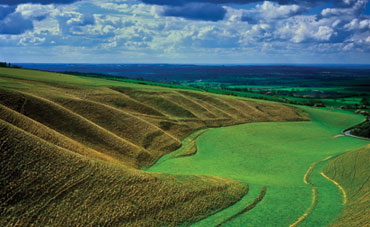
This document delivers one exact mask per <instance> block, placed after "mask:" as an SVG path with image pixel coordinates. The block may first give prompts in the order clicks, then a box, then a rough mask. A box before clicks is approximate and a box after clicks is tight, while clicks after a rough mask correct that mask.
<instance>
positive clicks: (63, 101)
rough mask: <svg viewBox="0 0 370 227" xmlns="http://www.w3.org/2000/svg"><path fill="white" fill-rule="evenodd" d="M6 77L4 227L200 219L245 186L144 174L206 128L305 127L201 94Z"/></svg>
mask: <svg viewBox="0 0 370 227" xmlns="http://www.w3.org/2000/svg"><path fill="white" fill-rule="evenodd" d="M0 78H1V81H2V83H1V84H0V165H1V166H2V168H1V170H0V171H1V177H0V225H1V226H7V225H17V224H18V225H28V224H34V225H56V226H57V225H133V224H136V225H147V226H151V225H178V224H180V223H182V224H186V223H191V222H195V221H198V220H200V219H202V218H204V217H206V216H209V215H211V214H212V213H214V212H217V211H219V210H220V209H223V208H225V207H228V206H230V205H231V204H233V203H235V202H237V201H238V200H240V199H241V198H242V197H243V196H244V195H245V194H246V193H247V191H248V186H247V184H246V183H241V182H236V181H233V180H229V179H223V178H216V177H205V176H170V175H166V174H153V173H147V172H145V171H141V170H139V168H140V167H147V166H150V165H152V164H153V163H155V162H156V161H157V160H158V159H159V158H160V157H161V156H163V155H164V154H167V153H170V152H172V151H174V150H176V149H177V148H179V147H180V146H181V141H182V140H183V139H184V138H185V137H187V136H189V135H190V134H191V133H193V132H195V131H197V130H199V129H204V128H208V127H220V126H228V125H235V124H241V123H246V122H255V121H296V120H303V117H301V115H300V112H299V111H298V110H297V109H294V108H291V107H287V106H283V105H278V104H272V103H258V102H254V101H247V100H241V99H236V98H234V97H227V96H219V95H211V94H203V93H200V92H190V91H184V90H176V89H168V88H159V87H153V86H141V85H133V84H128V83H123V82H112V81H106V80H101V79H86V78H80V77H74V76H70V75H63V74H55V73H46V72H37V71H31V70H17V69H0ZM3 82H4V83H3Z"/></svg>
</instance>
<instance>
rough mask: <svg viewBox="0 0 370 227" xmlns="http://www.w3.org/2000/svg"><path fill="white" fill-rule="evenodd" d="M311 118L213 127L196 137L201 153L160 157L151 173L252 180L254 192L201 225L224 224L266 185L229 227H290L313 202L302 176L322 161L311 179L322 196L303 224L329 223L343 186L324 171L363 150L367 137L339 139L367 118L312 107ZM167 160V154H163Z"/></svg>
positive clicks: (338, 207)
mask: <svg viewBox="0 0 370 227" xmlns="http://www.w3.org/2000/svg"><path fill="white" fill-rule="evenodd" d="M303 109H304V110H305V111H306V112H308V113H309V114H310V118H311V119H312V121H311V122H290V123H284V122H276V123H251V124H244V125H238V126H231V127H225V128H217V129H210V130H208V131H207V132H206V133H204V134H203V135H201V136H200V137H199V138H198V139H197V147H198V152H197V154H196V155H193V156H190V157H181V158H171V159H167V160H165V161H159V163H158V164H156V165H154V166H153V167H151V168H150V169H149V170H150V171H152V172H165V173H171V174H204V175H211V176H220V177H230V178H232V179H236V180H240V181H244V182H248V183H249V184H250V192H249V193H248V195H247V196H246V197H245V198H244V199H243V200H242V201H241V202H239V203H238V204H236V205H234V206H233V207H230V208H229V209H226V210H224V211H223V212H222V215H219V214H218V215H214V216H212V217H210V218H208V219H205V220H203V221H201V222H200V223H199V224H200V225H203V224H204V225H206V224H213V225H214V224H219V223H222V221H223V219H225V218H227V217H229V216H233V214H235V213H236V212H237V211H238V210H240V209H242V208H243V206H245V205H247V204H248V203H249V202H250V201H253V200H254V198H255V197H257V195H258V193H259V192H260V188H261V187H262V186H266V187H267V193H266V195H265V197H264V198H263V200H262V201H261V202H260V203H259V204H258V205H257V206H256V207H255V208H254V209H252V210H250V211H249V212H246V213H244V214H242V215H239V216H237V217H235V218H234V219H232V220H231V221H229V222H227V223H225V225H226V226H240V225H242V226H288V225H291V224H293V223H295V222H296V221H297V220H298V219H299V217H301V216H302V215H303V214H304V213H305V212H306V210H307V209H308V208H309V207H310V206H311V202H312V186H311V185H309V184H305V183H304V181H303V178H304V176H305V173H306V172H307V171H308V169H309V167H310V166H311V165H312V164H313V163H315V162H318V163H317V165H316V167H315V168H314V169H313V171H312V173H311V175H310V176H309V179H310V180H311V181H312V182H313V183H314V184H315V185H316V186H317V190H318V194H319V197H318V200H317V204H316V206H315V208H314V209H313V210H312V212H311V213H310V215H309V216H308V217H307V218H306V219H304V220H303V221H302V223H301V225H302V226H324V225H327V224H329V223H331V222H333V221H334V220H335V219H336V218H337V217H338V216H339V215H340V213H341V211H342V209H343V206H342V205H341V202H342V197H341V193H340V191H339V190H338V188H337V187H336V186H335V185H334V184H332V183H331V182H330V181H328V180H326V179H324V178H323V177H322V176H321V175H320V170H321V169H322V166H323V165H324V164H325V163H326V161H323V162H320V160H323V159H325V158H327V157H329V156H334V155H338V154H341V153H344V152H347V151H351V150H354V149H357V148H360V147H362V146H364V145H366V144H368V141H363V140H359V139H354V138H348V137H335V136H336V135H337V134H340V133H341V130H343V129H345V128H346V127H349V126H351V125H354V124H356V123H358V122H360V121H361V120H362V117H361V116H359V115H354V114H349V113H345V112H341V111H336V112H329V111H326V110H318V109H313V108H309V107H304V108H303ZM163 159H166V157H163Z"/></svg>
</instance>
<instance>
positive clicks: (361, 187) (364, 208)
mask: <svg viewBox="0 0 370 227" xmlns="http://www.w3.org/2000/svg"><path fill="white" fill-rule="evenodd" d="M369 163H370V145H367V146H366V147H363V148H361V149H359V150H356V151H351V152H348V153H346V154H344V155H341V156H339V157H336V158H334V159H333V160H331V161H329V163H328V164H327V165H326V167H325V169H324V172H325V174H327V176H328V177H330V179H332V180H333V181H335V182H337V183H338V184H339V185H340V186H341V187H342V190H344V191H345V196H346V197H345V199H344V201H345V202H346V203H345V209H344V210H343V212H342V214H341V215H340V217H339V218H338V220H337V221H336V222H334V223H333V224H332V225H331V226H368V225H369V224H370V222H369V220H370V215H369V214H370V172H369Z"/></svg>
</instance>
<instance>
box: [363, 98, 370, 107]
mask: <svg viewBox="0 0 370 227" xmlns="http://www.w3.org/2000/svg"><path fill="white" fill-rule="evenodd" d="M361 104H362V105H365V106H370V101H369V99H368V98H367V97H363V98H362V100H361Z"/></svg>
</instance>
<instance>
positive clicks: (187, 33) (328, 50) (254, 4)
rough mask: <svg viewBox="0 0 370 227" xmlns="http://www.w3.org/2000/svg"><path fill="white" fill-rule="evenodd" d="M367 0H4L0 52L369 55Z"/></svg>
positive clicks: (137, 59) (294, 58) (355, 58)
mask: <svg viewBox="0 0 370 227" xmlns="http://www.w3.org/2000/svg"><path fill="white" fill-rule="evenodd" d="M369 5H370V4H368V0H271V1H258V0H0V61H6V62H13V63H17V62H18V63H21V62H22V63H26V62H29V63H186V64H187V63H192V64H370V6H369Z"/></svg>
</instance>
